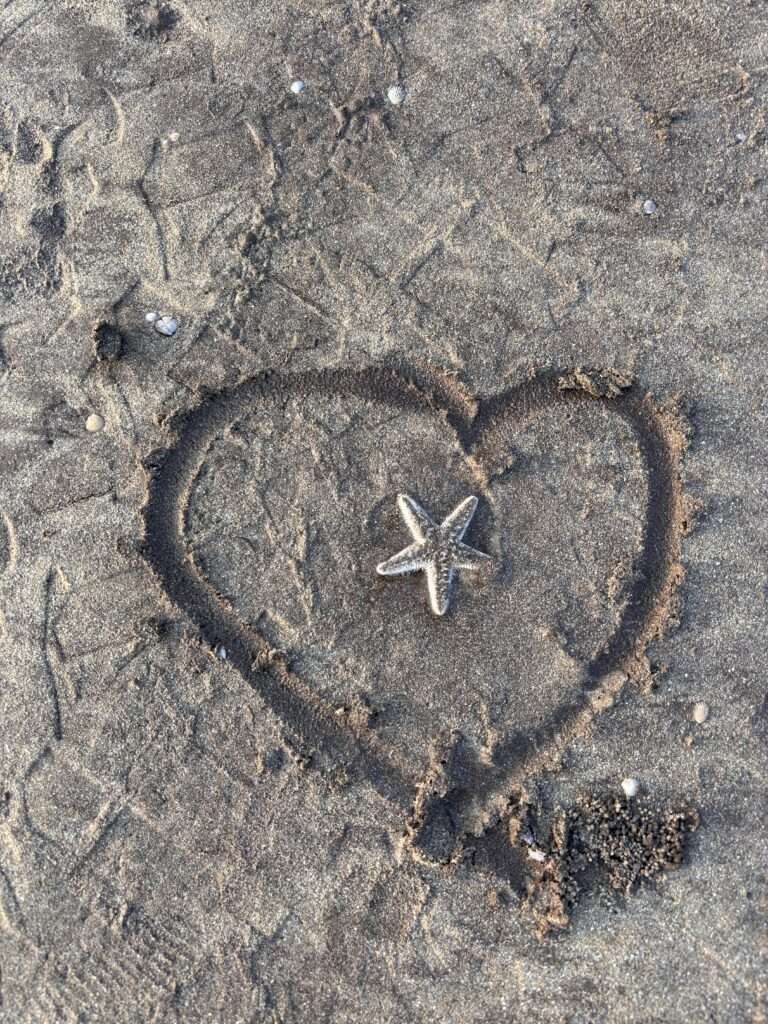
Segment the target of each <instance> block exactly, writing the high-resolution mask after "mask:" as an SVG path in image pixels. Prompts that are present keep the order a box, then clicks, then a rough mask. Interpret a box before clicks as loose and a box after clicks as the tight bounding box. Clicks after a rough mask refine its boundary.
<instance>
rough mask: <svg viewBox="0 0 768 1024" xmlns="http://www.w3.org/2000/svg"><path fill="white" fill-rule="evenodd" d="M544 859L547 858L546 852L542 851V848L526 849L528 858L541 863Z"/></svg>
mask: <svg viewBox="0 0 768 1024" xmlns="http://www.w3.org/2000/svg"><path fill="white" fill-rule="evenodd" d="M546 859H547V855H546V853H544V851H543V850H529V851H528V860H535V861H538V862H539V864H543V863H544V861H545V860H546Z"/></svg>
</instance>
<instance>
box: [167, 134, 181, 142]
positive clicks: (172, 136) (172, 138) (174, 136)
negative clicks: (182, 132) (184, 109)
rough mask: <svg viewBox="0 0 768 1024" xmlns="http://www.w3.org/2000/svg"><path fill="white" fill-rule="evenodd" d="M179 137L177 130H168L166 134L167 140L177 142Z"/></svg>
mask: <svg viewBox="0 0 768 1024" xmlns="http://www.w3.org/2000/svg"><path fill="white" fill-rule="evenodd" d="M179 138H180V136H179V133H178V132H169V134H168V141H169V142H178V141H179Z"/></svg>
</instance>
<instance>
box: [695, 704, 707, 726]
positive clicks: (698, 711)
mask: <svg viewBox="0 0 768 1024" xmlns="http://www.w3.org/2000/svg"><path fill="white" fill-rule="evenodd" d="M708 718H709V704H707V703H706V702H705V701H703V700H700V701H697V702H696V704H694V705H693V720H694V722H697V723H698V724H699V725H701V723H702V722H706V720H707V719H708Z"/></svg>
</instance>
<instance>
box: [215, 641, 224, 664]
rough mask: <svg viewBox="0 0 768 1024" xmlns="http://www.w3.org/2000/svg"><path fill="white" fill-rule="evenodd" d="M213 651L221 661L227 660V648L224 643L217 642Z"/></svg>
mask: <svg viewBox="0 0 768 1024" xmlns="http://www.w3.org/2000/svg"><path fill="white" fill-rule="evenodd" d="M213 653H214V654H215V655H216V657H217V658H218V659H219V660H220V661H226V660H227V648H226V647H225V646H224V644H216V646H215V647H214V649H213Z"/></svg>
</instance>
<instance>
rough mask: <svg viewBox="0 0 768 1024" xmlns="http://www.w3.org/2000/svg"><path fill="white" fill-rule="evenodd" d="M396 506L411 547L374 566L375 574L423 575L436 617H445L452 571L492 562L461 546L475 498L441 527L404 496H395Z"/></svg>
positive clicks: (478, 567)
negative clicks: (409, 538)
mask: <svg viewBox="0 0 768 1024" xmlns="http://www.w3.org/2000/svg"><path fill="white" fill-rule="evenodd" d="M397 504H398V507H399V509H400V514H401V515H402V517H403V519H404V520H405V522H406V524H407V526H408V529H409V530H410V531H411V533H412V535H413V539H414V543H413V544H409V545H408V547H407V548H403V550H402V551H399V552H398V553H397V554H396V555H393V556H392V557H391V558H388V559H387V560H386V562H382V563H381V564H380V565H377V566H376V572H377V573H379V575H380V576H403V575H405V574H406V573H411V572H419V571H422V572H425V573H426V574H427V589H428V591H429V603H430V605H431V607H432V611H433V612H434V613H435V615H445V613H446V612H447V611H448V605H449V604H450V600H451V584H452V583H453V576H454V573H455V571H456V570H457V569H480V568H481V567H482V566H484V565H486V564H488V563H489V562H490V561H491V559H490V557H489V556H488V555H486V554H484V553H483V552H482V551H476V550H475V548H471V547H469V546H468V545H467V544H462V542H461V538H462V537H463V536H464V534H465V533H466V530H467V527H468V526H469V524H470V522H471V521H472V516H473V515H474V514H475V509H476V508H477V498H476V497H475V496H474V495H470V497H469V498H465V499H464V501H462V502H461V504H460V505H457V506H456V508H455V509H454V510H453V512H451V514H450V515H449V516H447V517H446V518H445V519H444V520H443V521H442V523H440V524H438V523H435V522H433V521H432V519H431V518H430V517H429V515H428V514H427V513H426V512H425V511H424V509H423V508H422V507H421V505H419V504H418V502H416V501H414V500H413V498H411V497H409V496H408V495H407V494H398V496H397Z"/></svg>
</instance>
